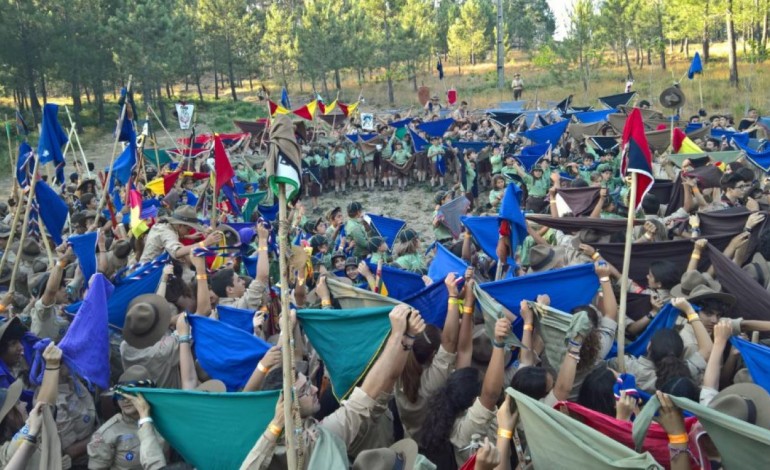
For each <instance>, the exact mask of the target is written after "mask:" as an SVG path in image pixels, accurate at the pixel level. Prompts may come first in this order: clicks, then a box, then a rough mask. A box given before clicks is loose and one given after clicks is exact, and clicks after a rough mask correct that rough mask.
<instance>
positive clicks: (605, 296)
mask: <svg viewBox="0 0 770 470" xmlns="http://www.w3.org/2000/svg"><path fill="white" fill-rule="evenodd" d="M594 271H595V272H596V275H597V276H598V277H599V284H600V285H601V286H602V314H603V315H604V316H605V317H607V318H609V319H611V320H615V321H617V318H618V301H617V299H616V298H615V291H614V290H613V289H612V282H611V281H610V265H609V264H607V262H606V261H604V260H601V259H600V260H599V261H597V262H596V263H594Z"/></svg>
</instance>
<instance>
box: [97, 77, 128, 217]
mask: <svg viewBox="0 0 770 470" xmlns="http://www.w3.org/2000/svg"><path fill="white" fill-rule="evenodd" d="M131 79H132V76H131V75H129V76H128V84H127V85H126V101H125V102H124V103H123V108H121V110H120V118H119V119H118V127H117V129H116V132H115V143H114V144H113V145H112V158H110V166H109V169H110V174H109V178H112V176H113V170H114V167H115V157H116V156H117V153H118V142H119V141H120V131H121V129H122V128H123V121H124V120H125V119H126V109H127V108H128V96H129V93H131ZM109 189H110V185H109V179H107V180H105V182H104V183H103V185H102V197H101V198H100V199H99V204H98V205H97V206H96V216H97V220H98V218H99V214H100V213H101V212H102V209H103V208H104V204H105V202H106V200H107V194H108V193H109Z"/></svg>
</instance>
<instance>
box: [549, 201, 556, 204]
mask: <svg viewBox="0 0 770 470" xmlns="http://www.w3.org/2000/svg"><path fill="white" fill-rule="evenodd" d="M548 204H553V205H556V201H548Z"/></svg>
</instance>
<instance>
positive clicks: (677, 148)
mask: <svg viewBox="0 0 770 470" xmlns="http://www.w3.org/2000/svg"><path fill="white" fill-rule="evenodd" d="M671 147H673V148H674V152H675V153H683V154H688V153H703V150H701V148H700V147H698V145H697V144H696V143H695V142H693V141H692V139H690V138H689V137H687V134H685V133H684V132H683V131H682V129H680V128H678V127H675V128H674V137H673V139H672V140H671Z"/></svg>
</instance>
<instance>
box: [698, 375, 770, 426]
mask: <svg viewBox="0 0 770 470" xmlns="http://www.w3.org/2000/svg"><path fill="white" fill-rule="evenodd" d="M709 408H712V409H715V410H717V411H720V412H722V413H724V414H726V415H729V416H732V417H733V418H738V419H740V420H741V421H746V422H747V423H751V424H754V425H756V426H759V427H762V428H765V429H770V395H768V393H767V392H766V391H765V390H764V389H763V388H762V387H760V386H759V385H756V384H752V383H740V384H735V385H731V386H729V387H727V388H725V389H724V390H722V391H720V392H719V393H718V394H717V396H716V397H714V399H713V400H712V401H711V403H710V404H709Z"/></svg>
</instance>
